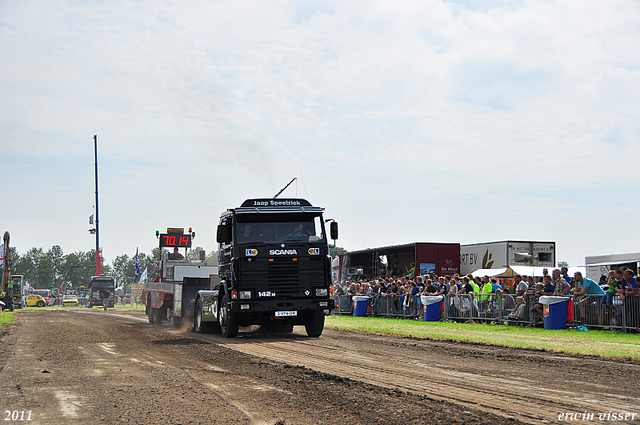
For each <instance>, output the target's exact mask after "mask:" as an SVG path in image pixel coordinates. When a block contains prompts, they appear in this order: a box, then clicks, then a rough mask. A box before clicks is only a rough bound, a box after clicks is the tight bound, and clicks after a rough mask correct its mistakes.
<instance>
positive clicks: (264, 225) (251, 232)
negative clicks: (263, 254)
mask: <svg viewBox="0 0 640 425" xmlns="http://www.w3.org/2000/svg"><path fill="white" fill-rule="evenodd" d="M236 237H237V240H238V242H239V243H248V242H265V243H270V242H284V241H302V242H318V241H321V240H324V239H325V233H324V223H323V222H322V216H319V215H311V214H283V215H279V214H265V215H261V216H257V215H253V214H247V215H244V214H243V215H241V216H240V215H239V216H238V219H237V224H236Z"/></svg>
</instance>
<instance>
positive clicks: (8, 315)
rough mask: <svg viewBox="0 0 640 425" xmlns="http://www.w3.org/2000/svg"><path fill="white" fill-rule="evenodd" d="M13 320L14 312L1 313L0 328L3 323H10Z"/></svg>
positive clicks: (14, 318)
mask: <svg viewBox="0 0 640 425" xmlns="http://www.w3.org/2000/svg"><path fill="white" fill-rule="evenodd" d="M14 320H16V316H15V312H13V313H11V312H9V311H3V312H2V316H0V327H2V326H3V325H4V324H5V323H12V322H13V321H14Z"/></svg>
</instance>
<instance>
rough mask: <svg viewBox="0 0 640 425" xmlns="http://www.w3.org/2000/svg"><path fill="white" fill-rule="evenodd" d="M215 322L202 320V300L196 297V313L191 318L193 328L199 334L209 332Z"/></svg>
mask: <svg viewBox="0 0 640 425" xmlns="http://www.w3.org/2000/svg"><path fill="white" fill-rule="evenodd" d="M214 324H215V322H205V321H203V320H202V300H201V299H200V298H198V303H197V304H196V314H195V316H194V318H193V330H194V331H195V332H196V333H199V334H209V333H211V332H212V331H213V325H214Z"/></svg>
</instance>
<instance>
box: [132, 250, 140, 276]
mask: <svg viewBox="0 0 640 425" xmlns="http://www.w3.org/2000/svg"><path fill="white" fill-rule="evenodd" d="M134 264H135V268H136V270H135V272H134V276H133V283H136V282H138V278H139V277H140V263H138V248H136V261H135V263H134Z"/></svg>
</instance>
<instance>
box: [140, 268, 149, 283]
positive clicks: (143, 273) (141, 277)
mask: <svg viewBox="0 0 640 425" xmlns="http://www.w3.org/2000/svg"><path fill="white" fill-rule="evenodd" d="M146 279H147V268H146V267H145V268H144V271H143V272H142V274H141V275H140V282H144V281H145V280H146Z"/></svg>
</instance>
